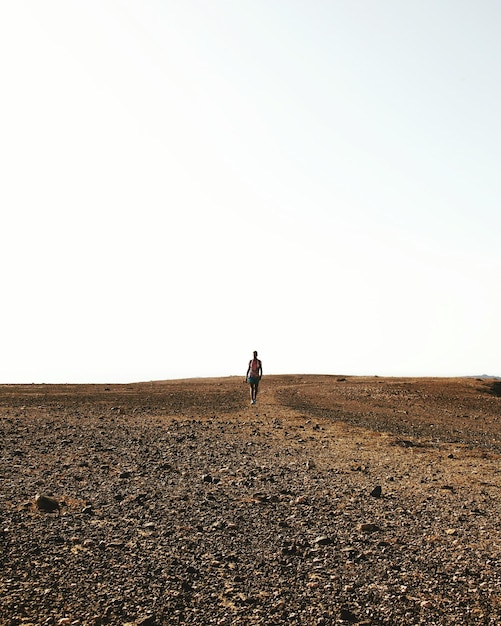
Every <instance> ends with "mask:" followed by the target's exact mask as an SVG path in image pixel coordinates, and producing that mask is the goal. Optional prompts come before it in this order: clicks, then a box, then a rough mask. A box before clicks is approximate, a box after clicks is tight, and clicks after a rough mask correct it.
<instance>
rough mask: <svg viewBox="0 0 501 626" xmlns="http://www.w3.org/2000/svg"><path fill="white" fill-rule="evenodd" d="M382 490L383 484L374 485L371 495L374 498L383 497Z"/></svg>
mask: <svg viewBox="0 0 501 626" xmlns="http://www.w3.org/2000/svg"><path fill="white" fill-rule="evenodd" d="M381 492H382V489H381V485H377V486H376V487H374V489H373V490H372V491H371V493H370V495H371V496H372V497H373V498H380V497H381Z"/></svg>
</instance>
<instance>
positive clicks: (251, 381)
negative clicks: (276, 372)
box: [247, 376, 261, 385]
mask: <svg viewBox="0 0 501 626" xmlns="http://www.w3.org/2000/svg"><path fill="white" fill-rule="evenodd" d="M260 380H261V379H260V378H259V376H256V377H254V376H249V378H248V379H247V382H248V383H249V385H258V384H259V381H260Z"/></svg>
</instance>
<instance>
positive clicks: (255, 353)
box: [253, 350, 257, 359]
mask: <svg viewBox="0 0 501 626" xmlns="http://www.w3.org/2000/svg"><path fill="white" fill-rule="evenodd" d="M253 354H254V358H255V359H256V358H257V350H254V352H253Z"/></svg>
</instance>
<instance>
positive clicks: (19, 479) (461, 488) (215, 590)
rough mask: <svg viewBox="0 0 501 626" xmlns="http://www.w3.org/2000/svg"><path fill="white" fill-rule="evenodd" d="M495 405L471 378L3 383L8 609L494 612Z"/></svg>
mask: <svg viewBox="0 0 501 626" xmlns="http://www.w3.org/2000/svg"><path fill="white" fill-rule="evenodd" d="M500 416H501V383H500V382H499V381H495V380H489V379H483V378H478V379H476V378H465V379H424V378H423V379H403V378H402V379H397V378H378V377H367V378H365V377H364V378H362V377H350V376H306V375H305V376H300V375H291V376H269V377H264V378H263V381H262V383H261V390H260V395H259V398H258V403H257V405H255V406H250V404H249V399H248V390H247V385H245V384H244V383H243V381H242V379H241V378H236V377H230V378H221V379H196V380H183V381H163V382H152V383H138V384H130V385H1V386H0V437H1V454H0V480H1V489H0V555H1V556H0V568H1V569H0V624H4V625H9V626H14V625H15V626H18V625H21V624H22V625H24V626H29V625H30V624H37V625H38V624H58V625H59V626H65V625H67V624H75V625H78V624H80V625H86V624H93V625H96V626H97V625H100V624H121V625H125V624H128V625H142V626H148V625H160V624H179V625H180V624H191V625H206V624H220V625H228V626H229V625H245V624H263V625H268V624H270V625H280V624H291V625H303V624H304V625H317V626H322V625H329V624H343V623H344V624H349V623H352V624H371V625H377V624H390V625H394V624H451V625H452V624H485V625H494V624H500V623H501V563H500V555H501V521H500V520H501V504H500V502H501V498H500V495H501V494H500V489H501V463H500V458H501V456H500V455H501V427H500V421H499V420H500ZM378 487H379V488H380V492H379V489H378ZM37 494H39V495H42V496H45V497H49V498H51V499H53V500H54V501H55V502H56V503H57V504H56V505H55V506H56V509H55V510H54V511H53V512H46V511H44V510H40V509H39V508H37V506H36V503H35V497H36V495H37ZM42 508H44V507H42Z"/></svg>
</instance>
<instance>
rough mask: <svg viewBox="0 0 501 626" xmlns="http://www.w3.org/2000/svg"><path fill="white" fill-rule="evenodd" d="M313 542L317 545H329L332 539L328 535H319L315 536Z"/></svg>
mask: <svg viewBox="0 0 501 626" xmlns="http://www.w3.org/2000/svg"><path fill="white" fill-rule="evenodd" d="M313 543H314V544H316V545H317V546H328V545H330V544H331V543H332V539H331V538H330V537H328V536H327V535H319V536H318V537H315V539H314V540H313Z"/></svg>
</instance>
